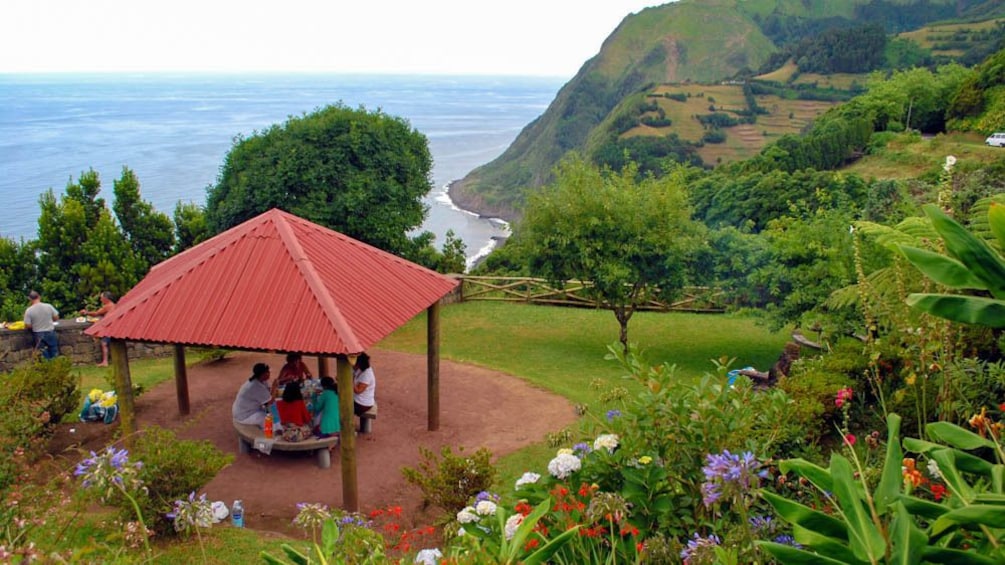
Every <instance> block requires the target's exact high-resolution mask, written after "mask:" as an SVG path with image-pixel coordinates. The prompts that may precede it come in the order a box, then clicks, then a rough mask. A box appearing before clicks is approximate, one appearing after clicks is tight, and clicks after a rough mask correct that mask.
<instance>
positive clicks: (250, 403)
mask: <svg viewBox="0 0 1005 565" xmlns="http://www.w3.org/2000/svg"><path fill="white" fill-rule="evenodd" d="M271 375H272V373H271V372H269V366H268V365H266V364H265V363H255V366H254V367H252V369H251V378H249V379H248V381H247V382H246V383H244V384H243V385H241V390H239V391H237V398H235V399H234V405H233V406H232V407H231V414H232V415H233V417H234V421H235V422H237V423H238V424H253V425H255V426H258V427H262V424H263V423H264V422H265V415H266V414H268V413H269V405H270V404H272V391H271V390H269V385H268V384H266V383H268V381H269V377H270V376H271Z"/></svg>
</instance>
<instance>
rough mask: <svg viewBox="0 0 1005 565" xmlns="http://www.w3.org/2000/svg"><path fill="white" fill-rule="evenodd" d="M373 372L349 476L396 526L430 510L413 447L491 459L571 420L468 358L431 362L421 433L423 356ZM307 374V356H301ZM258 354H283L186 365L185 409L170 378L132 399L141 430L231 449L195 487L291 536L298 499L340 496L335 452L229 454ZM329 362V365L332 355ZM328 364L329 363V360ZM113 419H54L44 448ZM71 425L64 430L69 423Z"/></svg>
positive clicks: (378, 360)
mask: <svg viewBox="0 0 1005 565" xmlns="http://www.w3.org/2000/svg"><path fill="white" fill-rule="evenodd" d="M371 356H372V365H373V368H374V372H375V374H376V376H377V390H376V393H377V403H378V405H379V407H380V412H379V415H378V418H377V420H376V421H375V422H374V424H373V433H372V434H368V435H358V436H357V442H356V447H357V476H358V481H357V484H358V487H359V505H360V510H361V511H363V512H368V511H370V510H373V509H377V508H386V507H387V506H391V505H396V506H401V507H402V509H403V515H402V517H401V520H400V522H401V525H403V526H408V527H418V526H422V525H428V524H429V523H431V522H432V520H433V519H434V518H435V515H431V514H430V511H427V510H423V509H422V503H421V502H422V501H421V496H420V492H419V490H418V489H417V488H416V487H414V486H412V485H409V484H408V483H407V482H405V480H404V478H403V477H402V474H401V468H402V467H404V466H410V467H416V466H417V465H418V463H419V450H418V448H419V446H424V447H427V448H429V449H432V450H433V451H435V452H439V450H440V448H441V447H442V446H447V445H448V446H451V447H452V448H454V450H455V452H456V449H457V448H458V447H463V448H464V449H465V452H473V451H474V450H476V449H478V448H480V447H486V448H488V449H489V450H490V451H491V452H492V453H493V455H494V456H496V457H499V456H501V455H505V454H507V453H510V452H513V451H515V450H517V449H519V448H521V447H524V446H526V445H529V444H532V443H535V442H539V441H542V440H543V439H545V436H546V434H547V433H548V432H552V431H556V430H560V429H562V428H563V427H565V426H568V425H570V424H572V423H573V422H574V421H575V419H576V416H575V412H574V408H573V406H572V404H571V403H570V402H569V401H568V400H566V399H565V398H562V397H560V396H557V395H555V394H552V393H550V392H546V391H544V390H541V389H538V388H535V387H533V386H531V385H529V384H527V383H525V382H524V381H521V380H520V379H518V378H516V377H513V376H511V375H507V374H504V373H500V372H497V371H491V370H488V369H483V368H479V367H475V366H471V365H462V364H459V363H453V362H450V361H441V362H440V429H439V430H437V431H435V432H430V431H428V430H427V429H426V428H427V414H426V358H425V356H424V355H412V354H406V353H398V352H392V351H383V350H375V351H373V352H371ZM305 360H307V361H308V363H309V364H310V365H311V367H312V370H314V371H315V372H316V371H317V369H316V363H315V362H314V361H313V359H305ZM260 361H263V362H266V363H268V364H269V366H270V367H272V368H273V373H274V374H277V373H278V369H279V367H281V366H282V362H283V359H282V357H281V356H278V355H268V354H261V353H238V354H232V355H229V356H228V357H227V358H226V359H224V360H221V361H216V362H209V363H200V364H197V365H195V366H193V367H190V368H189V371H188V380H189V395H190V399H191V413H190V415H189V416H187V417H184V418H182V417H180V416H179V414H178V403H177V396H176V391H175V384H174V381H173V380H170V381H167V382H164V383H161V384H160V385H158V386H156V387H153V388H152V389H150V390H149V391H147V392H145V393H143V394H142V395H141V396H140V397H139V398H137V399H136V413H137V421H138V424H139V427H140V429H142V428H143V427H144V426H149V425H151V424H156V425H158V426H162V427H165V428H171V429H173V430H175V431H176V432H177V433H178V435H179V436H180V437H182V438H185V439H196V440H209V441H211V442H212V443H213V444H214V445H216V447H217V448H219V449H220V450H222V451H224V452H226V453H233V454H234V456H235V460H234V463H233V464H231V465H229V466H228V467H226V468H225V469H223V470H222V471H221V472H220V473H219V474H218V475H217V476H216V477H215V478H214V479H213V480H212V481H210V483H209V484H207V485H206V487H205V489H204V492H205V493H206V495H207V497H208V498H209V499H210V500H221V501H224V502H225V503H226V504H227V505H228V506H230V504H231V503H232V502H233V501H234V500H235V499H241V500H243V502H244V507H245V514H246V517H245V523H246V525H247V527H249V528H254V529H259V530H267V531H275V532H281V533H286V534H291V535H296V534H297V533H298V532H296V531H294V530H293V529H292V527H291V526H290V521H291V520H292V518H293V516H294V515H295V514H296V504H297V503H299V502H320V503H324V504H328V505H329V506H341V504H342V481H341V477H342V474H341V473H342V466H341V461H340V453H339V451H338V450H336V451H335V452H334V453H333V454H332V466H331V468H329V469H321V468H319V467H318V466H317V464H316V459H315V457H314V455H313V454H309V453H285V452H282V453H280V452H274V453H273V454H272V455H269V456H266V455H263V454H260V453H258V452H256V451H252V452H251V453H248V454H240V453H238V443H237V436H236V434H235V432H234V428H233V426H232V424H231V416H230V408H231V403H232V402H233V399H234V395H235V394H236V393H237V390H238V388H240V386H241V384H242V383H243V382H244V381H245V380H247V378H248V377H249V376H250V374H251V366H252V365H253V364H254V363H257V362H260ZM333 365H334V363H333ZM332 370H334V367H333V368H332ZM117 426H118V424H117V423H116V424H112V425H109V426H105V425H104V424H84V423H80V424H72V425H70V424H62V425H60V426H59V429H58V430H57V433H56V436H55V437H54V438H53V439H52V441H51V443H50V451H51V452H53V453H57V454H63V455H65V456H71V457H72V454H73V453H76V452H77V450H76V449H74V448H84V449H85V450H97V449H101V448H102V447H103V445H104V444H105V443H107V441H108V440H109V438H110V436H111V432H112V431H113V429H114V428H115V427H117ZM71 430H72V431H71Z"/></svg>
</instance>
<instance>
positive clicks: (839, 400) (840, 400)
mask: <svg viewBox="0 0 1005 565" xmlns="http://www.w3.org/2000/svg"><path fill="white" fill-rule="evenodd" d="M834 405H835V406H837V407H838V408H841V407H842V406H844V399H843V398H841V397H840V396H839V397H837V398H835V399H834Z"/></svg>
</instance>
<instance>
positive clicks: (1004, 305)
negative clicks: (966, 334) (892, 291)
mask: <svg viewBox="0 0 1005 565" xmlns="http://www.w3.org/2000/svg"><path fill="white" fill-rule="evenodd" d="M907 304H908V305H909V306H913V307H915V308H918V309H920V310H922V311H924V312H928V313H929V314H932V315H933V316H938V317H940V318H945V319H947V320H952V321H954V322H960V323H963V324H976V325H980V326H986V327H989V328H1005V302H1002V301H1001V300H994V299H991V298H984V297H980V296H963V295H959V294H920V293H916V294H911V295H909V296H908V297H907Z"/></svg>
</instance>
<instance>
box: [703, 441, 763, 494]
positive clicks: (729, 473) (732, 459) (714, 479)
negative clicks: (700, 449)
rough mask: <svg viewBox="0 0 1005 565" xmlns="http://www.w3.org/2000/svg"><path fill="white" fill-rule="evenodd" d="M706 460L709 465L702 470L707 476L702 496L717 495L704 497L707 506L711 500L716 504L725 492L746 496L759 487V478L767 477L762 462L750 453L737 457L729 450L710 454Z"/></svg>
mask: <svg viewBox="0 0 1005 565" xmlns="http://www.w3.org/2000/svg"><path fill="white" fill-rule="evenodd" d="M705 459H706V461H707V464H706V465H705V466H704V467H702V469H701V470H702V473H704V474H705V483H703V484H702V494H703V495H713V494H716V496H711V497H710V496H703V500H704V501H705V505H706V506H709V505H710V504H711V503H709V502H708V500H709V498H711V500H712V502H715V501H717V500H718V499H719V496H718V495H721V494H722V493H723V492H724V491H725V492H730V493H731V494H732V493H733V492H735V493H737V494H741V495H742V494H746V493H747V492H749V491H751V490H752V489H754V488H756V487H757V486H758V484H759V482H760V481H759V480H758V479H759V478H761V477H762V476H766V470H765V469H763V466H762V465H761V462H760V461H758V460H757V458H756V457H754V454H753V453H751V452H749V451H746V452H744V453H742V454H740V455H736V454H733V453H730V452H729V450H728V449H727V450H724V451H723V452H722V453H720V454H715V453H709V454H708V455H706V456H705Z"/></svg>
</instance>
